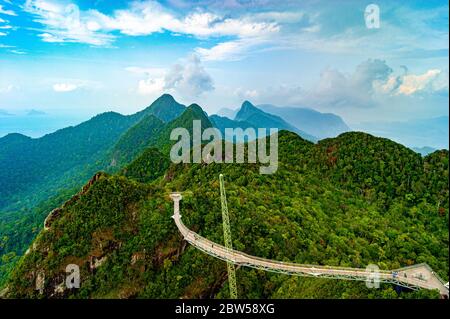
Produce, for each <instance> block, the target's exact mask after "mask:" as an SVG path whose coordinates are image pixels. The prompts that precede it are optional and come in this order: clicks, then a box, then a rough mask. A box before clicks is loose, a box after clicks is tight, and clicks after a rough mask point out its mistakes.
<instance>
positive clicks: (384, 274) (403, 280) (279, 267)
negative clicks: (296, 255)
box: [170, 193, 449, 297]
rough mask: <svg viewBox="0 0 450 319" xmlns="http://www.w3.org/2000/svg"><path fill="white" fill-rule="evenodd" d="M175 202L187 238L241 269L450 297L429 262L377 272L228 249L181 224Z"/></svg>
mask: <svg viewBox="0 0 450 319" xmlns="http://www.w3.org/2000/svg"><path fill="white" fill-rule="evenodd" d="M170 197H171V198H172V200H173V202H174V212H173V216H172V218H173V219H174V221H175V224H176V225H177V227H178V230H179V231H180V233H181V234H182V235H183V237H184V239H185V240H186V241H187V242H189V243H190V244H191V245H192V246H194V247H195V248H197V249H199V250H201V251H203V252H204V253H206V254H208V255H211V256H213V257H216V258H219V259H222V260H224V261H226V262H232V263H233V264H236V265H240V266H247V267H252V268H257V269H262V270H266V271H273V272H278V273H283V274H288V275H297V276H306V277H321V278H332V279H345V280H359V281H369V282H371V283H375V282H376V281H379V282H385V283H392V284H395V285H398V286H402V287H406V288H410V289H414V290H417V289H419V288H424V289H437V290H439V292H440V294H441V295H442V296H444V297H448V294H449V292H448V283H447V284H445V282H444V281H443V280H442V279H441V278H439V276H438V275H437V274H436V273H434V271H433V270H432V269H431V268H430V267H429V266H428V265H427V264H425V263H423V264H417V265H414V266H410V267H405V268H400V269H395V270H377V271H376V272H373V271H370V270H367V269H363V268H347V267H336V266H320V265H307V264H296V263H290V262H282V261H276V260H271V259H265V258H259V257H255V256H251V255H248V254H246V253H243V252H241V251H238V250H234V249H227V248H226V247H225V246H223V245H220V244H217V243H215V242H212V241H210V240H208V239H206V238H204V237H202V236H200V235H199V234H197V233H195V232H193V231H191V230H190V229H189V228H187V227H186V226H185V225H184V224H183V222H182V221H181V215H180V200H181V199H182V196H181V194H180V193H172V194H171V195H170Z"/></svg>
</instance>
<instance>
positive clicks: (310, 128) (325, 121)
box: [257, 104, 350, 139]
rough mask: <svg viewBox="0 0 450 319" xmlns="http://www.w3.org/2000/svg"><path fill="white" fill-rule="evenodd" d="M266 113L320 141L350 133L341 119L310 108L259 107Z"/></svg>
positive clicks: (265, 105) (268, 105)
mask: <svg viewBox="0 0 450 319" xmlns="http://www.w3.org/2000/svg"><path fill="white" fill-rule="evenodd" d="M257 107H258V108H260V109H261V110H263V111H264V112H267V113H271V114H274V115H278V116H280V117H281V118H282V119H284V120H285V121H286V122H288V123H289V124H291V125H293V126H295V127H296V128H298V129H300V130H303V131H305V132H308V133H310V134H312V135H314V136H317V137H318V138H319V139H323V138H327V137H336V136H338V135H339V134H341V133H344V132H348V131H350V128H349V127H348V126H347V124H345V122H344V121H343V120H342V118H341V117H339V116H337V115H336V114H332V113H321V112H317V111H315V110H312V109H308V108H300V107H279V106H274V105H270V104H263V105H258V106H257Z"/></svg>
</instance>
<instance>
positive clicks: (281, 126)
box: [234, 101, 317, 142]
mask: <svg viewBox="0 0 450 319" xmlns="http://www.w3.org/2000/svg"><path fill="white" fill-rule="evenodd" d="M234 120H235V121H244V122H247V123H250V124H252V125H254V126H255V127H261V128H278V130H288V131H291V132H294V133H297V134H298V135H299V136H301V137H303V138H304V139H307V140H309V141H312V142H315V141H317V138H316V137H314V136H312V135H310V134H308V133H306V132H304V131H302V130H300V129H298V128H296V127H294V126H292V125H291V124H289V123H287V122H286V121H285V120H283V119H282V118H281V117H279V116H276V115H272V114H269V113H266V112H264V111H262V110H260V109H258V108H257V107H255V106H254V105H253V104H251V103H250V102H248V101H245V102H244V103H243V104H242V106H241V108H240V109H239V112H237V114H236V117H235V118H234Z"/></svg>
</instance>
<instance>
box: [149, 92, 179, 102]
mask: <svg viewBox="0 0 450 319" xmlns="http://www.w3.org/2000/svg"><path fill="white" fill-rule="evenodd" d="M156 101H170V102H176V101H175V98H174V97H173V96H172V95H170V94H169V93H164V94H163V95H161V96H160V97H159V98H157V99H156V100H155V102H156ZM153 103H154V102H153Z"/></svg>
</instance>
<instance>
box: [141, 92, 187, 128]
mask: <svg viewBox="0 0 450 319" xmlns="http://www.w3.org/2000/svg"><path fill="white" fill-rule="evenodd" d="M185 109H186V106H185V105H183V104H180V103H178V102H177V101H175V99H174V98H173V96H172V95H170V94H163V95H161V96H160V97H159V98H157V99H156V100H155V101H154V102H153V103H152V104H151V105H150V106H149V107H147V108H146V109H145V110H143V111H141V112H138V113H136V114H137V115H138V116H142V115H150V114H152V115H154V116H156V117H157V118H159V119H160V120H161V121H163V122H170V121H173V120H174V119H176V118H177V117H178V116H180V115H181V113H183V112H184V111H185Z"/></svg>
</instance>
